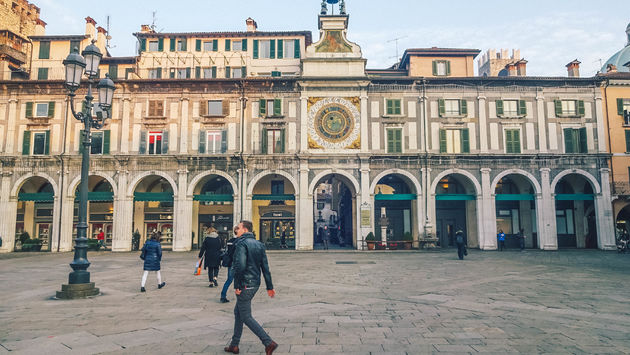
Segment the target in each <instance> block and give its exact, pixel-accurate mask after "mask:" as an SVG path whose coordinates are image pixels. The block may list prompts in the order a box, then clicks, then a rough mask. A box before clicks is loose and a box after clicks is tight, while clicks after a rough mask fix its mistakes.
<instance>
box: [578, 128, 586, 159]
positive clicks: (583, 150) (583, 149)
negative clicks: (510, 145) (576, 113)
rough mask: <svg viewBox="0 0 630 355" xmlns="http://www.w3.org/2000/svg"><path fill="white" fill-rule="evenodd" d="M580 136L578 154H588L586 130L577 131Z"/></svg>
mask: <svg viewBox="0 0 630 355" xmlns="http://www.w3.org/2000/svg"><path fill="white" fill-rule="evenodd" d="M579 135H580V153H588V141H587V138H586V128H585V127H582V128H580V129H579Z"/></svg>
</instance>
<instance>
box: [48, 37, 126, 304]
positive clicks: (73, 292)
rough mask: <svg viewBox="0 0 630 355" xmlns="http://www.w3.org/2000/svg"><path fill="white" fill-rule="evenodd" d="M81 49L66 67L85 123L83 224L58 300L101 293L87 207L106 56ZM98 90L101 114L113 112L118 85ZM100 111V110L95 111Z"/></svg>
mask: <svg viewBox="0 0 630 355" xmlns="http://www.w3.org/2000/svg"><path fill="white" fill-rule="evenodd" d="M78 52H79V51H78V49H77V48H74V49H73V51H72V53H70V54H69V55H68V57H67V58H66V60H64V61H63V65H64V66H65V69H66V80H65V81H66V83H65V85H66V88H67V89H68V97H69V98H70V108H71V110H72V115H73V116H74V118H76V119H77V120H79V121H80V122H83V125H84V129H83V156H82V160H81V184H80V195H79V224H78V225H77V240H76V244H75V247H74V260H73V261H72V262H71V263H70V267H72V270H73V271H72V272H71V273H70V275H69V277H68V284H67V285H62V286H61V291H57V298H62V299H72V298H85V297H89V296H96V295H98V293H99V289H98V288H95V287H94V282H90V273H89V272H88V271H87V269H88V267H89V266H90V262H89V261H88V259H87V248H88V246H87V229H88V224H87V212H88V211H87V206H88V178H89V169H90V151H91V147H92V140H91V139H92V136H91V133H90V129H91V128H92V127H93V128H95V129H101V128H102V127H103V125H104V124H105V118H106V116H107V115H101V114H97V115H93V112H92V108H93V106H94V105H93V104H92V101H93V100H94V96H92V84H93V83H94V82H95V81H96V76H97V74H98V64H99V63H100V61H101V58H102V57H103V55H102V54H101V51H100V50H99V49H98V47H96V46H95V45H94V42H92V44H90V45H89V46H87V47H86V48H85V49H84V50H83V53H82V54H83V56H81V55H79V53H78ZM84 71H85V75H86V76H87V77H88V91H87V95H86V96H85V100H83V110H82V111H80V112H76V110H75V108H74V97H75V96H76V94H75V92H76V91H77V89H78V88H79V86H80V85H81V77H82V76H83V74H84ZM96 88H97V89H98V107H99V108H100V110H101V111H105V112H106V113H107V112H109V110H110V108H111V105H112V98H113V96H114V90H115V86H114V82H113V81H112V80H111V79H110V78H109V77H108V76H106V77H105V78H104V79H101V80H100V81H99V82H98V84H97V85H96ZM95 111H96V110H95Z"/></svg>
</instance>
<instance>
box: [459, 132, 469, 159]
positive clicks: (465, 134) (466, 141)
mask: <svg viewBox="0 0 630 355" xmlns="http://www.w3.org/2000/svg"><path fill="white" fill-rule="evenodd" d="M461 136H462V153H470V134H469V132H468V128H465V129H462V130H461Z"/></svg>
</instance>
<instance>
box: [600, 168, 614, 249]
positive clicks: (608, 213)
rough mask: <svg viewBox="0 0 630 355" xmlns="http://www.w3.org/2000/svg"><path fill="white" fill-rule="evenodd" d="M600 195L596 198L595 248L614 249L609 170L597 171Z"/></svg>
mask: <svg viewBox="0 0 630 355" xmlns="http://www.w3.org/2000/svg"><path fill="white" fill-rule="evenodd" d="M599 174H600V183H601V190H602V191H601V193H600V194H599V195H597V196H596V198H595V199H596V203H597V206H596V208H595V213H596V214H597V235H598V236H599V238H597V244H598V245H597V247H598V248H600V249H604V250H614V249H616V242H617V241H616V240H615V228H614V225H615V218H614V215H613V210H612V198H611V196H610V169H608V168H603V169H599Z"/></svg>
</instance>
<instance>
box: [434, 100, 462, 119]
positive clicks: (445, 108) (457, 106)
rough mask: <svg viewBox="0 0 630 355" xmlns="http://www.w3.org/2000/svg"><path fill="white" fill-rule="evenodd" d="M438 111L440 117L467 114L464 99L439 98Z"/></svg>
mask: <svg viewBox="0 0 630 355" xmlns="http://www.w3.org/2000/svg"><path fill="white" fill-rule="evenodd" d="M438 112H439V115H440V117H459V116H466V115H468V102H467V101H466V100H452V99H447V100H445V99H439V100H438Z"/></svg>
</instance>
